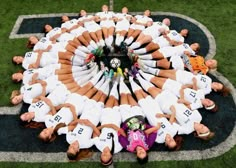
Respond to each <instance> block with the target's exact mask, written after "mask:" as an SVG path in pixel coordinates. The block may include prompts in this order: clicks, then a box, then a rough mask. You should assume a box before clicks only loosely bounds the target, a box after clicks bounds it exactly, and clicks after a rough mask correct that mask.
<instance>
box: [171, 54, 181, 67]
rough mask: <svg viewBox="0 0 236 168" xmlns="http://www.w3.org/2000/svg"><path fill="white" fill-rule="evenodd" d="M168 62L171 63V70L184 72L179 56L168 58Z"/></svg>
mask: <svg viewBox="0 0 236 168" xmlns="http://www.w3.org/2000/svg"><path fill="white" fill-rule="evenodd" d="M170 62H172V67H173V69H176V70H184V62H183V60H182V58H181V57H179V56H173V57H170Z"/></svg>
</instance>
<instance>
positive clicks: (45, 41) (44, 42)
mask: <svg viewBox="0 0 236 168" xmlns="http://www.w3.org/2000/svg"><path fill="white" fill-rule="evenodd" d="M50 45H52V41H50V40H49V38H46V37H43V38H41V39H40V40H39V41H38V42H37V43H36V44H35V46H34V47H33V51H35V50H45V49H47V47H48V46H50Z"/></svg>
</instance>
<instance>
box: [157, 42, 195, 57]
mask: <svg viewBox="0 0 236 168" xmlns="http://www.w3.org/2000/svg"><path fill="white" fill-rule="evenodd" d="M158 51H160V52H161V53H162V54H163V56H164V57H165V58H168V57H174V56H177V57H180V56H181V55H183V54H184V51H189V52H190V53H191V55H195V52H194V51H193V50H192V48H191V47H190V46H189V45H188V44H186V43H183V44H181V45H178V46H175V47H171V46H169V47H163V48H160V49H159V50H158Z"/></svg>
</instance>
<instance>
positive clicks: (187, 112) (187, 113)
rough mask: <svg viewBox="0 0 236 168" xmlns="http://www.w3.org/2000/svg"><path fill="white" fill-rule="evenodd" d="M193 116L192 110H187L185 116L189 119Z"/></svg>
mask: <svg viewBox="0 0 236 168" xmlns="http://www.w3.org/2000/svg"><path fill="white" fill-rule="evenodd" d="M191 114H192V112H191V111H190V110H186V111H185V112H184V115H186V116H187V117H189V116H190V115H191Z"/></svg>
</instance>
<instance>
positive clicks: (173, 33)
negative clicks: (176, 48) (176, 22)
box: [153, 30, 184, 48]
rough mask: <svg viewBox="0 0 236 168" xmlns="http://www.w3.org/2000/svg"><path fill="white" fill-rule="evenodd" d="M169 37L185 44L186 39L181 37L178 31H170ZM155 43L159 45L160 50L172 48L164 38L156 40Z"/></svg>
mask: <svg viewBox="0 0 236 168" xmlns="http://www.w3.org/2000/svg"><path fill="white" fill-rule="evenodd" d="M167 36H168V37H169V38H170V40H174V41H176V42H184V37H183V36H181V35H180V34H179V33H178V32H177V31H176V30H170V32H169V33H168V34H167ZM153 42H154V43H156V44H158V45H159V47H160V48H163V47H168V46H171V44H170V42H169V41H168V40H167V39H166V38H165V37H164V36H160V37H157V38H155V39H154V40H153Z"/></svg>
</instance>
